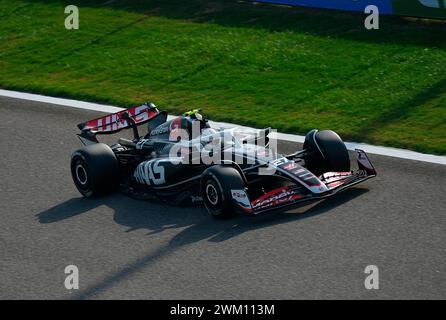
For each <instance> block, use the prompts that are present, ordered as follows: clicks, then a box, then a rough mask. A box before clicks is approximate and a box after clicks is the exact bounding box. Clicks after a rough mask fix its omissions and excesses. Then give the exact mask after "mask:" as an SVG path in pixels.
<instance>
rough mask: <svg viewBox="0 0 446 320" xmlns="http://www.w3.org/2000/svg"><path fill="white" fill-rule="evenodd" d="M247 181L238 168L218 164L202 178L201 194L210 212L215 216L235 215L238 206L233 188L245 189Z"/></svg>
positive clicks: (209, 169) (226, 216)
mask: <svg viewBox="0 0 446 320" xmlns="http://www.w3.org/2000/svg"><path fill="white" fill-rule="evenodd" d="M245 187H246V186H245V183H244V181H243V179H242V177H241V175H240V173H239V172H238V170H237V169H235V168H233V167H231V166H222V165H216V166H213V167H210V168H208V169H207V170H206V171H205V172H204V173H203V176H202V178H201V196H202V198H203V202H204V205H205V207H206V209H207V210H208V212H209V213H210V214H211V215H212V216H213V217H215V218H228V217H231V216H234V215H235V213H236V207H235V205H234V201H233V200H232V191H231V190H244V189H245Z"/></svg>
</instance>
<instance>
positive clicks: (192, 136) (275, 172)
mask: <svg viewBox="0 0 446 320" xmlns="http://www.w3.org/2000/svg"><path fill="white" fill-rule="evenodd" d="M144 124H145V127H146V128H147V133H145V134H144V135H143V136H141V135H140V133H139V130H138V129H139V128H141V126H143V125H144ZM78 127H79V129H80V130H81V133H80V134H78V136H79V138H80V140H81V141H82V143H83V144H84V147H82V148H80V149H78V150H76V151H75V152H74V153H73V155H72V158H71V173H72V177H73V180H74V183H75V185H76V187H77V189H78V190H79V191H80V193H81V194H82V195H84V196H85V197H94V196H99V195H104V194H107V193H110V192H113V191H114V190H117V189H120V191H121V192H123V193H125V194H128V195H130V196H132V197H134V198H137V199H145V200H158V201H165V202H167V203H171V204H174V205H180V204H193V203H204V205H205V206H206V208H207V210H208V211H209V213H210V214H211V215H212V216H214V217H228V216H231V215H233V214H234V213H236V212H238V211H242V212H246V213H248V214H252V215H256V214H259V213H261V212H265V211H270V210H273V209H278V208H281V207H285V206H291V205H297V204H300V203H302V202H306V201H310V200H318V199H323V198H326V197H330V196H333V195H335V194H336V193H338V192H340V191H342V190H345V189H346V188H350V187H352V186H354V185H356V184H358V183H360V182H363V181H365V180H367V179H369V178H372V177H375V176H376V171H375V169H374V167H373V166H372V164H371V162H370V161H369V159H368V157H367V155H366V154H365V152H364V151H362V150H356V157H357V164H358V167H359V168H358V169H357V170H355V171H352V170H351V169H350V159H349V154H348V151H347V148H346V146H345V145H344V143H343V141H342V140H341V138H340V137H339V136H338V135H337V134H336V133H335V132H333V131H329V130H324V131H318V130H312V131H310V132H309V133H308V134H307V135H306V138H305V143H304V145H303V149H302V150H300V151H297V152H295V153H293V154H290V155H281V154H278V153H277V152H276V150H275V148H274V146H273V139H271V137H270V136H271V129H264V130H247V129H242V128H231V129H216V128H211V126H210V125H209V121H208V120H207V119H206V118H204V117H203V116H202V115H201V114H200V110H193V111H190V112H187V113H186V114H184V115H183V116H179V117H173V118H171V119H168V116H167V113H166V112H164V111H159V110H158V109H157V107H156V106H155V105H154V104H152V103H147V104H144V105H141V106H137V107H133V108H129V109H126V110H123V111H120V112H117V113H115V114H111V115H107V116H104V117H100V118H98V119H95V120H91V121H88V122H85V123H81V124H79V125H78ZM122 129H132V130H133V139H124V138H120V139H119V141H118V143H117V144H114V145H111V146H108V145H106V144H104V143H99V141H98V140H97V136H98V135H103V134H113V133H117V132H119V131H121V130H122Z"/></svg>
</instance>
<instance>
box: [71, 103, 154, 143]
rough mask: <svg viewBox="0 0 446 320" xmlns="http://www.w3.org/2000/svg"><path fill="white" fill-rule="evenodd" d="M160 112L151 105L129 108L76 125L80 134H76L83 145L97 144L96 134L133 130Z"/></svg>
mask: <svg viewBox="0 0 446 320" xmlns="http://www.w3.org/2000/svg"><path fill="white" fill-rule="evenodd" d="M160 113H162V112H160V111H159V110H158V109H157V108H156V106H155V105H154V104H153V103H148V104H145V105H141V106H137V107H131V108H128V109H124V110H122V111H119V112H116V113H113V114H109V115H106V116H103V117H100V118H97V119H93V120H90V121H87V122H84V123H80V124H78V126H77V127H78V128H79V129H80V130H81V133H80V134H78V136H79V138H80V139H81V141H82V143H83V144H91V143H98V140H97V138H96V135H97V134H113V133H117V132H119V131H121V130H123V129H129V128H134V129H135V127H136V126H139V125H142V124H145V123H147V122H149V121H150V120H151V119H153V118H154V117H156V116H157V115H158V114H160Z"/></svg>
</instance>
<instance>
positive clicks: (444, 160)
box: [0, 89, 446, 165]
mask: <svg viewBox="0 0 446 320" xmlns="http://www.w3.org/2000/svg"><path fill="white" fill-rule="evenodd" d="M0 96H3V97H9V98H16V99H22V100H30V101H36V102H44V103H48V104H53V105H59V106H64V107H71V108H77V109H84V110H91V111H98V112H104V113H115V112H118V111H121V110H122V108H119V107H115V106H108V105H102V104H97V103H91V102H84V101H77V100H72V99H63V98H54V97H48V96H43V95H39V94H32V93H24V92H18V91H11V90H3V89H0ZM211 125H213V126H216V127H222V128H231V127H235V126H238V125H236V124H232V123H225V122H214V121H211ZM241 127H243V126H241ZM244 128H249V127H244ZM249 129H251V128H249ZM276 137H277V139H278V140H284V141H291V142H298V143H303V142H304V139H305V137H304V136H299V135H293V134H287V133H277V134H276ZM345 144H346V146H347V148H348V149H349V150H354V149H362V150H364V151H365V152H367V153H371V154H377V155H382V156H388V157H393V158H401V159H407V160H415V161H422V162H429V163H435V164H442V165H446V156H437V155H432V154H425V153H420V152H415V151H411V150H405V149H397V148H391V147H381V146H373V145H369V144H365V143H356V142H346V143H345Z"/></svg>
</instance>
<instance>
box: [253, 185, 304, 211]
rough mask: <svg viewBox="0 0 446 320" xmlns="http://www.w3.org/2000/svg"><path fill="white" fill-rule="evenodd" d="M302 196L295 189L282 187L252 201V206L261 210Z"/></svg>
mask: <svg viewBox="0 0 446 320" xmlns="http://www.w3.org/2000/svg"><path fill="white" fill-rule="evenodd" d="M300 198H302V195H301V194H299V193H298V192H297V191H296V190H293V189H291V188H290V187H282V188H278V189H275V190H272V191H270V192H268V193H266V194H264V195H263V196H261V197H259V198H257V199H256V200H254V201H252V202H251V206H252V207H253V209H254V210H260V209H265V208H269V207H274V206H277V205H281V204H285V203H288V202H292V201H294V200H297V199H300Z"/></svg>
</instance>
